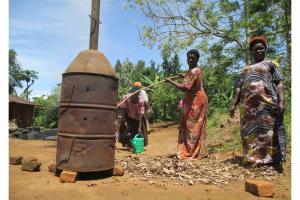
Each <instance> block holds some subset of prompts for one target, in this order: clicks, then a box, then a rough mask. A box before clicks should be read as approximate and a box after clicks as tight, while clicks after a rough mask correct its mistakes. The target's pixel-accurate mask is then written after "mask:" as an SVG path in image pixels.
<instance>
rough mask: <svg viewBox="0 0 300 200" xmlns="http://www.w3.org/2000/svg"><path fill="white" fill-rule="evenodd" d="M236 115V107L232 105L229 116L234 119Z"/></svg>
mask: <svg viewBox="0 0 300 200" xmlns="http://www.w3.org/2000/svg"><path fill="white" fill-rule="evenodd" d="M234 114H235V106H234V105H232V106H231V108H230V112H229V115H230V117H231V118H233V117H234Z"/></svg>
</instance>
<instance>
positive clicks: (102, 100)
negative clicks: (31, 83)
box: [56, 49, 118, 172]
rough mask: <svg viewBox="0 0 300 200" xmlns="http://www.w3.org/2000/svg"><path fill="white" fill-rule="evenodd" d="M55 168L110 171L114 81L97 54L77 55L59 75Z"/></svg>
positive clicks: (113, 149)
mask: <svg viewBox="0 0 300 200" xmlns="http://www.w3.org/2000/svg"><path fill="white" fill-rule="evenodd" d="M62 76H63V77H62V84H61V86H62V88H61V100H60V118H59V124H58V140H57V153H56V165H57V168H59V169H61V170H71V171H76V172H91V171H102V170H107V169H111V168H113V167H114V160H115V132H116V127H115V121H116V118H117V114H116V108H117V107H116V106H117V86H118V78H117V77H116V73H115V71H114V70H113V67H112V66H111V64H110V63H109V61H108V60H107V59H106V57H105V56H104V55H103V54H102V53H100V52H99V51H96V50H92V49H88V50H84V51H82V52H80V53H79V54H78V55H77V57H76V58H75V59H74V60H73V62H72V63H71V64H70V66H69V67H68V68H67V69H66V71H65V72H64V73H63V75H62Z"/></svg>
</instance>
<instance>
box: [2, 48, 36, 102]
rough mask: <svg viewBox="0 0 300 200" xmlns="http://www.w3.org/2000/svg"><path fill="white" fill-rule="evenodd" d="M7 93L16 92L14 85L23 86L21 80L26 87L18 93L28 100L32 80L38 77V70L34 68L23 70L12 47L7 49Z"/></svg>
mask: <svg viewBox="0 0 300 200" xmlns="http://www.w3.org/2000/svg"><path fill="white" fill-rule="evenodd" d="M8 71H9V94H15V95H17V93H16V89H15V88H16V87H19V88H23V84H22V81H25V82H26V88H25V89H24V91H23V93H22V94H21V95H20V96H21V97H24V98H26V99H27V100H28V98H29V95H30V94H31V92H32V90H30V87H31V86H32V85H33V83H34V80H36V79H38V72H36V71H34V70H23V69H22V67H21V65H20V63H19V62H18V60H17V52H16V51H15V50H14V49H10V50H9V70H8Z"/></svg>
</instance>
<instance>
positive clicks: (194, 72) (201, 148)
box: [166, 49, 208, 159]
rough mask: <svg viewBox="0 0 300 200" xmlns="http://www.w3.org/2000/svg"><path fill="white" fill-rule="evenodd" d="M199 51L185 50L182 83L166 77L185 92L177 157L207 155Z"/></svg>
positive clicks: (204, 95)
mask: <svg viewBox="0 0 300 200" xmlns="http://www.w3.org/2000/svg"><path fill="white" fill-rule="evenodd" d="M199 56H200V55H199V52H198V51H197V50H195V49H192V50H190V51H188V52H187V63H188V65H189V70H188V72H187V73H186V74H185V75H184V77H183V78H184V79H183V82H182V83H177V82H175V81H173V80H171V79H166V81H168V82H169V83H171V84H172V85H174V86H175V87H176V88H178V89H179V90H181V91H182V92H184V93H185V95H184V97H183V99H182V113H181V119H180V127H179V137H178V153H177V156H178V158H179V159H202V158H204V157H206V156H207V155H208V153H207V149H206V118H207V108H208V106H207V104H208V102H207V96H206V94H205V92H204V89H203V81H202V71H201V69H200V68H199V67H198V65H197V63H198V60H199Z"/></svg>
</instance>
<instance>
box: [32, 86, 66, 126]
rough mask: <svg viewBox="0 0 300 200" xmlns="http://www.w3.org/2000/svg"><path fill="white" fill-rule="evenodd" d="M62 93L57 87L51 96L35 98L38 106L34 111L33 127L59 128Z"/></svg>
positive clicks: (34, 100)
mask: <svg viewBox="0 0 300 200" xmlns="http://www.w3.org/2000/svg"><path fill="white" fill-rule="evenodd" d="M60 92H61V90H60V87H55V88H53V89H52V90H51V93H50V95H42V96H40V97H33V102H34V103H35V104H36V106H35V108H34V110H33V126H35V127H39V126H43V127H47V128H55V127H57V126H58V119H59V106H58V104H59V99H60Z"/></svg>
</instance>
